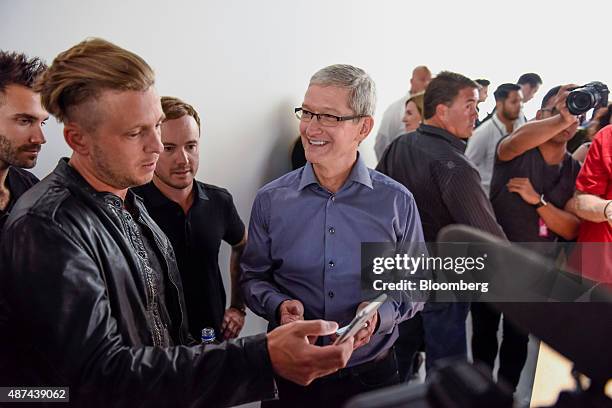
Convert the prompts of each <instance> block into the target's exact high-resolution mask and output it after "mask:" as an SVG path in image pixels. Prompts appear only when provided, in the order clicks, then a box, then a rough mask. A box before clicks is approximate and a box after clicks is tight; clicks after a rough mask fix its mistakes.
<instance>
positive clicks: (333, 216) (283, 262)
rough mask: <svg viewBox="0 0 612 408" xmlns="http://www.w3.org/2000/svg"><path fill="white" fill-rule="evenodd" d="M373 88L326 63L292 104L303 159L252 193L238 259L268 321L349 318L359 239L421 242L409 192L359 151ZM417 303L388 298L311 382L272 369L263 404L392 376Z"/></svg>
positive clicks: (251, 297)
mask: <svg viewBox="0 0 612 408" xmlns="http://www.w3.org/2000/svg"><path fill="white" fill-rule="evenodd" d="M375 98H376V96H375V87H374V83H373V81H372V79H371V78H370V77H369V76H368V75H367V74H366V73H365V72H364V71H363V70H361V69H360V68H356V67H353V66H350V65H332V66H329V67H326V68H323V69H321V70H320V71H318V72H317V73H315V74H314V75H313V76H312V78H311V80H310V84H309V87H308V89H307V91H306V95H305V96H304V101H303V103H302V106H301V107H300V108H297V109H295V112H296V116H297V117H298V119H300V125H299V128H300V135H301V138H302V143H303V144H304V148H305V153H306V159H307V160H308V162H307V164H306V166H304V167H303V168H300V169H297V170H295V171H293V172H291V173H288V174H286V175H284V176H282V177H281V178H279V179H277V180H275V181H273V182H271V183H269V184H267V185H266V186H264V187H263V188H261V189H260V190H259V192H258V193H257V197H256V198H255V202H254V204H253V210H252V213H251V222H250V225H249V237H250V238H249V241H248V242H247V246H246V249H245V252H244V255H243V258H242V264H241V265H242V269H243V280H242V289H243V292H244V297H245V301H246V302H247V304H248V306H249V307H250V308H251V310H253V311H254V312H255V313H257V314H258V315H260V316H262V317H264V318H265V319H267V320H268V321H269V327H270V328H273V327H275V326H279V325H283V324H286V323H289V322H292V321H295V320H311V319H318V318H326V319H330V320H333V321H336V322H338V323H339V324H340V325H341V326H342V325H345V324H348V323H349V322H350V321H351V319H352V318H353V316H354V315H355V313H356V311H357V310H358V309H360V308H362V307H364V306H365V305H366V304H367V301H369V300H371V299H364V298H362V297H361V296H362V295H361V291H360V270H361V266H360V248H361V243H362V242H394V243H404V242H423V232H422V228H421V221H420V218H419V214H418V211H417V208H416V205H415V202H414V199H413V198H412V195H411V193H410V192H408V190H407V189H406V188H405V187H403V186H402V185H400V184H399V183H397V182H395V181H393V180H391V179H390V178H388V177H386V176H384V175H382V174H380V173H378V172H377V171H374V170H372V169H368V168H367V167H366V165H365V163H364V162H363V159H362V158H361V157H360V156H359V153H358V152H357V148H358V146H359V144H360V143H361V142H362V141H363V140H364V139H365V138H366V137H367V136H368V134H369V133H370V131H371V130H372V127H373V124H374V119H373V118H372V115H373V114H374V105H375ZM421 308H422V303H420V302H409V301H407V300H399V301H394V302H386V303H385V304H383V306H382V307H381V308H380V309H379V310H378V313H377V314H375V315H374V316H373V317H372V318H371V319H370V320H369V321H368V322H367V323H366V325H365V327H364V328H363V329H361V330H360V331H359V332H358V333H357V335H356V336H355V344H354V348H355V351H354V353H353V356H352V358H351V359H350V360H349V363H348V365H347V368H346V369H343V370H340V371H339V372H337V373H335V374H332V375H330V376H327V377H324V378H322V379H320V380H316V381H314V382H313V383H312V384H311V385H310V386H308V387H299V386H296V385H294V384H292V383H290V382H288V381H284V380H282V379H277V384H278V387H279V398H280V401H279V402H277V403H275V402H266V403H264V404H265V405H264V406H275V405H274V404H278V405H280V406H289V405H291V406H312V405H314V404H318V405H321V404H323V406H341V405H342V404H343V403H344V401H346V400H347V399H348V398H350V397H351V396H353V395H355V394H358V393H361V392H364V391H368V390H371V389H374V388H379V387H384V386H387V385H391V384H394V383H397V382H398V376H397V366H396V364H395V358H394V353H393V352H392V349H391V347H392V345H393V343H394V341H395V339H396V338H397V327H396V326H397V324H398V323H399V322H400V321H402V320H404V319H407V318H410V317H412V316H413V315H414V314H415V313H416V312H417V311H419V310H420V309H421ZM331 340H332V339H330V338H324V339H322V343H323V344H328V343H329V342H330V341H331ZM268 404H270V405H268ZM278 405H276V406H278Z"/></svg>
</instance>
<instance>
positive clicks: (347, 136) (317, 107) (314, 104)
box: [300, 85, 373, 171]
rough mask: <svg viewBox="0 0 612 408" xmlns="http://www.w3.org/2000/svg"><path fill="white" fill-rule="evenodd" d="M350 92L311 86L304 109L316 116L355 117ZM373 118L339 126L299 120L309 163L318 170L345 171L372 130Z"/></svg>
mask: <svg viewBox="0 0 612 408" xmlns="http://www.w3.org/2000/svg"><path fill="white" fill-rule="evenodd" d="M349 94H350V91H349V90H348V89H346V88H341V87H337V86H322V85H310V86H309V87H308V90H307V91H306V95H305V96H304V102H303V103H302V108H303V109H305V110H308V111H310V112H313V113H317V114H318V113H326V114H330V115H335V116H352V115H355V114H356V112H353V111H352V109H351V108H350V107H349V104H348V101H349ZM372 125H373V119H372V118H371V117H369V116H368V117H363V118H359V119H354V120H347V121H341V122H338V123H337V124H336V126H333V127H332V126H322V125H321V123H319V120H318V119H317V118H312V120H311V121H309V122H306V121H304V120H301V121H300V136H301V138H302V144H303V145H304V152H305V153H306V160H308V161H309V162H310V163H312V164H313V166H314V167H315V169H316V168H317V167H322V168H327V169H331V170H333V171H344V170H346V169H347V168H349V169H350V167H351V166H352V165H353V164H354V162H355V160H356V158H357V147H358V146H359V143H361V141H362V140H363V139H365V138H366V136H367V135H368V134H369V133H370V131H371V130H372Z"/></svg>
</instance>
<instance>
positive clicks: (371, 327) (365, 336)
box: [353, 302, 378, 350]
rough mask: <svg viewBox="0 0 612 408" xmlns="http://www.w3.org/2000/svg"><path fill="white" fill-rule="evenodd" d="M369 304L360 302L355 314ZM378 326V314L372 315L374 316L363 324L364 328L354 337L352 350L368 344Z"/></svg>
mask: <svg viewBox="0 0 612 408" xmlns="http://www.w3.org/2000/svg"><path fill="white" fill-rule="evenodd" d="M368 303H370V302H361V303H360V304H359V306H358V307H357V312H359V311H360V310H361V309H363V308H364V307H366V306H367V305H368ZM377 325H378V312H376V313H374V315H373V316H372V317H371V318H370V320H368V321H367V322H366V323H365V326H364V327H363V328H362V329H361V330H359V331H358V332H357V334H356V335H355V344H354V345H353V350H355V349H357V348H359V347H361V346H365V345H366V344H368V343H369V342H370V339H371V338H372V335H373V334H374V331H375V330H376V326H377Z"/></svg>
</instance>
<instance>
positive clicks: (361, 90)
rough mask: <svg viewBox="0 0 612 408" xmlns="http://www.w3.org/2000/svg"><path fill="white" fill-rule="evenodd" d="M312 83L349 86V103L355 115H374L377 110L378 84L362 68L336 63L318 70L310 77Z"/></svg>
mask: <svg viewBox="0 0 612 408" xmlns="http://www.w3.org/2000/svg"><path fill="white" fill-rule="evenodd" d="M310 85H321V86H338V87H342V88H347V89H348V90H349V91H350V93H349V101H348V104H349V106H350V107H351V109H352V110H353V113H354V114H355V115H366V116H373V115H374V111H375V110H376V85H375V84H374V81H373V80H372V78H370V76H369V75H368V74H367V73H366V72H365V71H364V70H363V69H361V68H357V67H354V66H352V65H346V64H335V65H330V66H328V67H325V68H323V69H320V70H319V71H317V72H316V73H315V74H314V75H313V76H312V78H310Z"/></svg>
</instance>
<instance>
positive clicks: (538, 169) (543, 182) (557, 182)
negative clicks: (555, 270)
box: [491, 141, 580, 252]
mask: <svg viewBox="0 0 612 408" xmlns="http://www.w3.org/2000/svg"><path fill="white" fill-rule="evenodd" d="M500 142H501V141H500ZM579 171H580V164H579V163H578V162H577V161H576V160H574V159H573V158H572V156H571V155H570V154H569V153H566V154H565V157H564V158H563V161H562V162H561V163H560V164H555V165H549V164H547V163H546V162H545V161H544V158H543V157H542V154H541V153H540V149H538V148H534V149H531V150H528V151H527V152H525V153H523V154H522V155H520V156H518V157H516V158H514V159H512V160H510V161H506V162H502V161H499V160H496V162H495V166H494V167H493V177H492V179H491V202H492V203H493V209H494V210H495V215H496V216H497V220H498V222H499V224H500V225H501V226H502V228H503V229H504V232H505V233H506V235H507V236H508V239H509V240H510V241H514V242H556V241H558V239H559V236H558V235H557V234H555V233H554V232H552V231H551V230H550V229H549V230H548V234H547V235H548V236H546V237H545V236H540V221H539V220H540V216H539V215H538V213H537V210H536V207H535V206H533V205H530V204H528V203H526V202H525V201H524V200H523V199H522V198H521V196H520V195H519V194H518V193H511V192H510V191H508V188H507V187H506V184H507V183H508V180H510V179H511V178H513V177H527V178H528V179H529V180H530V181H531V184H532V185H533V188H534V190H535V191H536V192H537V193H539V194H544V199H545V200H546V201H548V202H550V203H552V204H554V206H555V207H557V208H561V209H563V208H564V207H565V204H566V203H567V201H568V200H569V199H570V198H572V196H573V195H574V191H575V186H576V177H577V176H578V172H579ZM546 248H547V247H541V248H539V249H537V250H538V251H539V252H542V251H541V250H544V251H545V252H546ZM532 249H536V248H534V247H532ZM549 249H551V250H554V248H552V247H549Z"/></svg>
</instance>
